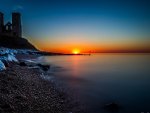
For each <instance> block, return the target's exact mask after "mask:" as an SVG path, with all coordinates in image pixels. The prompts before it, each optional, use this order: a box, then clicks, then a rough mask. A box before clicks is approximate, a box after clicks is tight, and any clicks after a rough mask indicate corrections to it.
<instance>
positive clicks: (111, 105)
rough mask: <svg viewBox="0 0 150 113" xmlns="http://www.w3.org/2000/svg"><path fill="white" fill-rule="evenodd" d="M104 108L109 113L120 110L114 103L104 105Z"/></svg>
mask: <svg viewBox="0 0 150 113" xmlns="http://www.w3.org/2000/svg"><path fill="white" fill-rule="evenodd" d="M104 108H105V109H106V110H109V111H118V110H119V109H120V107H119V105H118V104H116V103H114V102H112V103H109V104H106V105H105V106H104Z"/></svg>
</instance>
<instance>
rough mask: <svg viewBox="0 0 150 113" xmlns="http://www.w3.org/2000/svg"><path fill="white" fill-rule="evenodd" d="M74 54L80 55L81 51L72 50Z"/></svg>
mask: <svg viewBox="0 0 150 113" xmlns="http://www.w3.org/2000/svg"><path fill="white" fill-rule="evenodd" d="M72 53H73V54H80V50H79V49H74V50H72Z"/></svg>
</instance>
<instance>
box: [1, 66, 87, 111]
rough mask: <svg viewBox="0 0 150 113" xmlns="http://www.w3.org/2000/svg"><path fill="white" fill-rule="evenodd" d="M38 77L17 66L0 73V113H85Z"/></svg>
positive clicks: (38, 74)
mask: <svg viewBox="0 0 150 113" xmlns="http://www.w3.org/2000/svg"><path fill="white" fill-rule="evenodd" d="M40 74H42V72H41V71H39V69H29V68H28V67H27V66H19V65H17V64H13V65H12V64H11V66H9V67H8V68H7V70H5V71H2V72H0V113H85V111H84V110H83V108H82V107H81V105H80V104H79V103H78V102H76V101H75V100H74V99H73V97H72V96H71V95H69V94H68V93H66V92H65V91H63V90H59V89H61V88H57V87H56V85H55V83H54V82H50V81H46V80H44V79H42V78H41V77H40Z"/></svg>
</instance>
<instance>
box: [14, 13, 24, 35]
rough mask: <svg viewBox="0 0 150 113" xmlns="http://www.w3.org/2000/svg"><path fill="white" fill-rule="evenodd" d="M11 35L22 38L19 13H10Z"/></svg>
mask: <svg viewBox="0 0 150 113" xmlns="http://www.w3.org/2000/svg"><path fill="white" fill-rule="evenodd" d="M12 33H13V36H16V37H21V36H22V29H21V14H20V13H12Z"/></svg>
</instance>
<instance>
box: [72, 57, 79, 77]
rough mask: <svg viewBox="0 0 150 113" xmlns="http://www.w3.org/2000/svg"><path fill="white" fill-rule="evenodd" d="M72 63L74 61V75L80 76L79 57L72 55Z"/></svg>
mask: <svg viewBox="0 0 150 113" xmlns="http://www.w3.org/2000/svg"><path fill="white" fill-rule="evenodd" d="M72 63H73V65H72V66H73V67H72V68H73V76H78V70H79V69H78V67H79V57H78V56H73V57H72Z"/></svg>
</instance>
